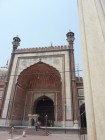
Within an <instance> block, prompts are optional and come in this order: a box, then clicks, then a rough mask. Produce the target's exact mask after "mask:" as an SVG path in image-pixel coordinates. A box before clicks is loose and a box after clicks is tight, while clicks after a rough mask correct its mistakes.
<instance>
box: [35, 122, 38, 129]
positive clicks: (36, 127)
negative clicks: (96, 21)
mask: <svg viewBox="0 0 105 140" xmlns="http://www.w3.org/2000/svg"><path fill="white" fill-rule="evenodd" d="M35 130H36V131H37V130H38V121H37V120H36V121H35Z"/></svg>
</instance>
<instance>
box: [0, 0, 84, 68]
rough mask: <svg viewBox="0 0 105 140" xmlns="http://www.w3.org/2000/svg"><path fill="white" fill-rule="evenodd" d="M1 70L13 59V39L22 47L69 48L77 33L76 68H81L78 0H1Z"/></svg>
mask: <svg viewBox="0 0 105 140" xmlns="http://www.w3.org/2000/svg"><path fill="white" fill-rule="evenodd" d="M0 18H1V19H0V67H3V66H5V65H6V63H7V60H10V56H11V52H12V41H13V37H15V36H17V35H18V36H19V37H20V39H21V42H20V46H19V48H33V47H47V46H50V45H51V42H52V45H53V46H59V45H67V44H68V43H67V41H66V33H67V32H68V31H69V30H71V31H72V32H74V33H75V42H74V49H75V65H76V66H77V65H79V66H80V69H81V57H80V35H79V20H78V8H77V0H17V1H15V0H0Z"/></svg>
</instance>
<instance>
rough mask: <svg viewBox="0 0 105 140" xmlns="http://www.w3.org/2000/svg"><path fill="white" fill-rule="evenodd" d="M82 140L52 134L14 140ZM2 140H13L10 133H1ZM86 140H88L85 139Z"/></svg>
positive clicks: (20, 136) (14, 137) (71, 136)
mask: <svg viewBox="0 0 105 140" xmlns="http://www.w3.org/2000/svg"><path fill="white" fill-rule="evenodd" d="M18 139H19V140H49V139H50V140H81V139H80V136H76V135H69V134H66V135H65V134H51V135H49V136H35V135H26V137H23V136H22V135H14V136H13V140H18ZM0 140H11V134H9V133H8V132H4V131H0ZM85 140H86V139H85Z"/></svg>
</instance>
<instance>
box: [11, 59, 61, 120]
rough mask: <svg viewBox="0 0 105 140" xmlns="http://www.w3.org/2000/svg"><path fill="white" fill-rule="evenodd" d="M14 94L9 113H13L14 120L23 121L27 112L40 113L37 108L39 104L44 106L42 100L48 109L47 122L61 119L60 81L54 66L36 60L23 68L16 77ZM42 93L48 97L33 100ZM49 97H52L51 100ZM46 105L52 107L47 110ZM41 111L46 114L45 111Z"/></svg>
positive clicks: (26, 117)
mask: <svg viewBox="0 0 105 140" xmlns="http://www.w3.org/2000/svg"><path fill="white" fill-rule="evenodd" d="M14 95H15V96H14V98H13V106H12V111H11V113H10V115H11V116H12V114H15V116H14V119H15V120H19V121H23V122H24V121H28V114H33V113H39V115H40V113H41V111H43V110H42V109H41V111H39V110H38V108H39V107H41V105H43V106H44V104H43V100H44V103H45V105H47V107H46V109H47V112H49V111H50V112H49V122H50V120H53V121H54V120H56V121H62V117H63V113H62V82H61V76H60V73H59V71H58V70H56V69H55V68H54V67H52V66H50V65H48V64H46V63H43V62H38V63H36V64H34V65H32V66H30V67H27V68H26V69H24V70H23V71H22V72H21V73H20V75H19V77H18V79H17V84H16V90H15V93H14ZM43 95H48V97H46V98H45V99H44V98H40V100H37V102H35V100H36V99H38V98H39V97H41V96H43ZM52 96H53V97H52ZM49 97H52V98H53V100H51V98H49ZM35 104H36V108H35ZM33 106H34V109H35V110H34V111H33ZM48 106H51V107H52V109H51V110H49V108H48ZM54 106H55V107H54ZM44 108H45V106H44ZM10 109H11V108H10ZM35 111H36V112H35ZM43 113H44V114H46V111H45V112H43ZM54 113H55V114H54ZM47 114H48V113H47ZM50 114H51V115H52V118H51V115H50ZM54 115H55V116H56V118H55V116H54Z"/></svg>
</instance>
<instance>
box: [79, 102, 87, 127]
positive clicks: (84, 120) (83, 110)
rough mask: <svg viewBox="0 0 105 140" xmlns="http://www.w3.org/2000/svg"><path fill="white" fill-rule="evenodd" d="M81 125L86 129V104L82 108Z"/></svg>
mask: <svg viewBox="0 0 105 140" xmlns="http://www.w3.org/2000/svg"><path fill="white" fill-rule="evenodd" d="M80 124H81V128H86V127H87V124H86V112H85V103H83V104H82V105H81V106H80Z"/></svg>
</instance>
